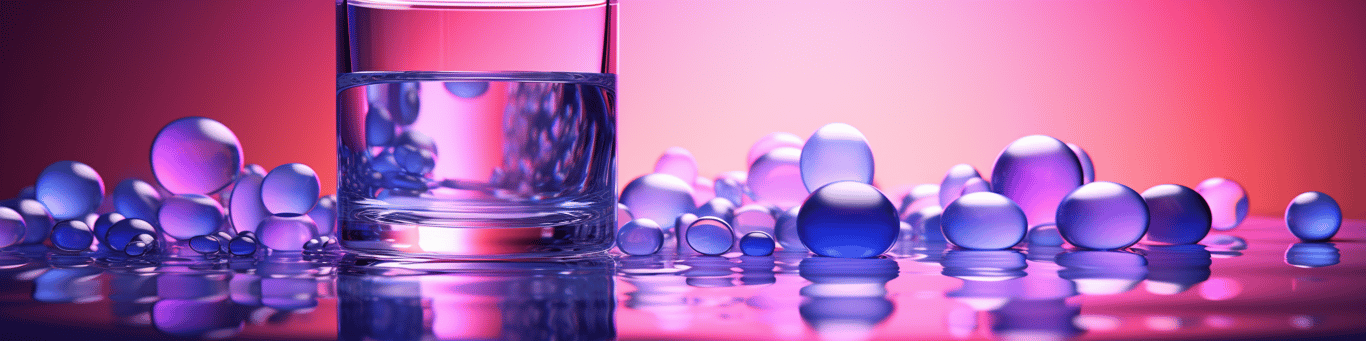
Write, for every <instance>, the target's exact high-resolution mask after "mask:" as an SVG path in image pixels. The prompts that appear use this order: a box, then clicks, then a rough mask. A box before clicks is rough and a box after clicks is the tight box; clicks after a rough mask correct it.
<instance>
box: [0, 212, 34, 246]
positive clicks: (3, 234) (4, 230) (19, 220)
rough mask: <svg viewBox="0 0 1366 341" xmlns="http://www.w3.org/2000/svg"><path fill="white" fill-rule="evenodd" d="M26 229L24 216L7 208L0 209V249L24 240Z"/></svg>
mask: <svg viewBox="0 0 1366 341" xmlns="http://www.w3.org/2000/svg"><path fill="white" fill-rule="evenodd" d="M25 232H28V227H27V226H25V224H24V216H23V215H20V214H19V212H17V211H15V210H14V209H12V208H9V207H0V248H6V247H10V246H12V245H14V244H18V243H19V242H20V241H23V240H24V233H25Z"/></svg>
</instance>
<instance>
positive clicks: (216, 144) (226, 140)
mask: <svg viewBox="0 0 1366 341" xmlns="http://www.w3.org/2000/svg"><path fill="white" fill-rule="evenodd" d="M241 169H242V143H241V142H238V141H237V135H235V134H233V133H232V130H229V129H228V127H227V126H225V125H223V124H222V123H219V122H218V121H214V120H211V119H207V118H203V117H185V118H181V119H178V120H175V121H172V122H171V123H169V124H167V125H166V126H165V127H163V128H161V131H160V132H158V133H157V136H156V139H155V140H153V141H152V173H153V174H154V175H155V176H156V179H157V182H158V183H160V184H161V187H162V188H165V189H166V190H167V191H170V192H171V193H175V194H210V193H214V192H218V191H219V190H221V189H223V188H224V187H227V186H228V185H229V184H232V180H233V178H235V177H237V173H238V172H239V171H240V170H241Z"/></svg>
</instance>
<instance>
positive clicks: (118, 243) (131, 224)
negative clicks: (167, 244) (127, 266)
mask: <svg viewBox="0 0 1366 341" xmlns="http://www.w3.org/2000/svg"><path fill="white" fill-rule="evenodd" d="M140 234H147V235H152V236H156V234H157V229H156V227H153V226H152V223H149V222H147V221H146V220H142V219H138V218H128V219H124V220H120V221H119V222H117V223H114V226H110V227H109V231H105V234H104V240H106V241H109V244H108V245H109V248H111V249H114V251H123V247H124V246H128V243H130V242H132V241H133V237H137V236H138V235H140Z"/></svg>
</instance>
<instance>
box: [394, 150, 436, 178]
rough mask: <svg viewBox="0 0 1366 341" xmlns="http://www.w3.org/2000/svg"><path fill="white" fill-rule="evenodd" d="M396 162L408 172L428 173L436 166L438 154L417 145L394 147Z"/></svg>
mask: <svg viewBox="0 0 1366 341" xmlns="http://www.w3.org/2000/svg"><path fill="white" fill-rule="evenodd" d="M394 162H395V163H396V164H397V165H398V166H399V168H402V169H403V171H404V172H407V173H408V174H418V175H422V174H427V173H430V172H431V171H432V169H435V168H436V154H435V153H432V151H430V150H426V149H421V148H418V147H417V146H400V147H395V148H394Z"/></svg>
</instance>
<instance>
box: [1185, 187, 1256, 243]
mask: <svg viewBox="0 0 1366 341" xmlns="http://www.w3.org/2000/svg"><path fill="white" fill-rule="evenodd" d="M1195 191H1196V192H1199V193H1200V196H1202V197H1204V198H1205V203H1208V204H1209V211H1210V213H1211V214H1212V215H1213V217H1214V219H1213V221H1211V222H1210V228H1212V229H1215V230H1219V231H1228V230H1232V229H1233V228H1235V227H1238V224H1242V223H1243V219H1246V218H1247V207H1248V203H1247V191H1245V190H1243V185H1240V184H1238V182H1236V181H1233V180H1229V179H1225V178H1209V179H1205V181H1201V182H1200V184H1199V185H1196V186H1195Z"/></svg>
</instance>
